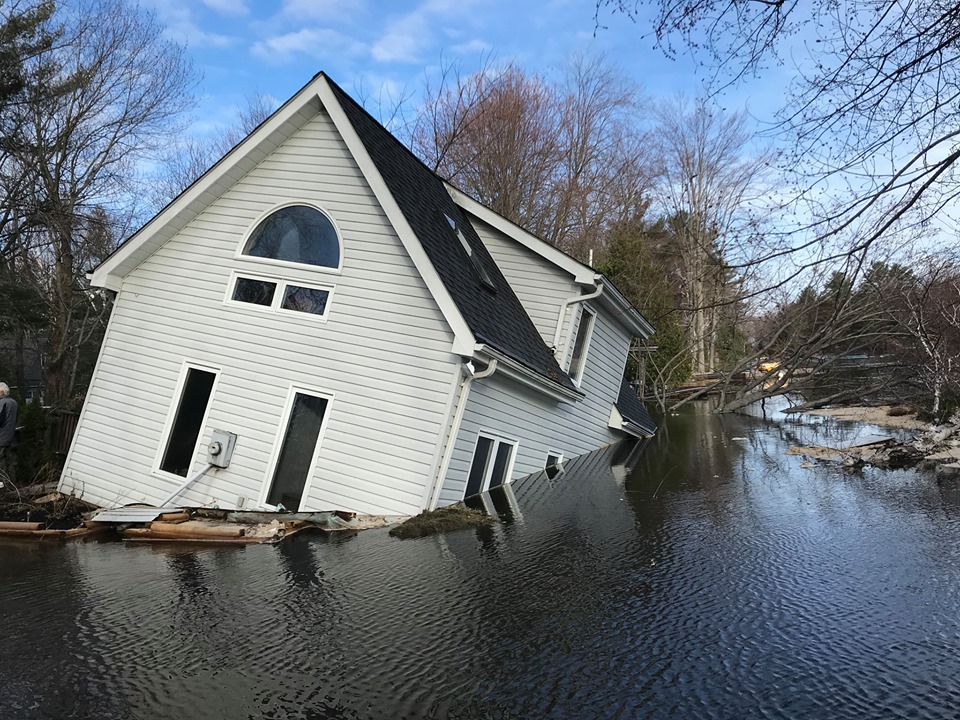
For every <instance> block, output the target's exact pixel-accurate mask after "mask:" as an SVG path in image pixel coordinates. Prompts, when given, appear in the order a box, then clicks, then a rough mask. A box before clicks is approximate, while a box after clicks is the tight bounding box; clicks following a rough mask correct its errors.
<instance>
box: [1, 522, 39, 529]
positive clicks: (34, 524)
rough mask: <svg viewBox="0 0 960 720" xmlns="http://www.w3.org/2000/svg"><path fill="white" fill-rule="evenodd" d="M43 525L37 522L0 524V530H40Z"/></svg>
mask: <svg viewBox="0 0 960 720" xmlns="http://www.w3.org/2000/svg"><path fill="white" fill-rule="evenodd" d="M41 528H43V523H38V522H14V521H6V522H0V530H40V529H41Z"/></svg>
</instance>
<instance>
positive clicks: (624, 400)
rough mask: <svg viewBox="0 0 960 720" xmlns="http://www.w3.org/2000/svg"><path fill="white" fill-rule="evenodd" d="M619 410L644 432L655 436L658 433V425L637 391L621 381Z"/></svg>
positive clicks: (626, 418) (618, 399) (624, 381)
mask: <svg viewBox="0 0 960 720" xmlns="http://www.w3.org/2000/svg"><path fill="white" fill-rule="evenodd" d="M617 410H618V411H619V412H620V414H621V415H622V416H623V418H624V420H627V421H629V422H631V423H633V424H634V425H636V426H637V427H639V428H640V429H641V430H643V431H644V432H648V433H650V434H651V435H653V434H654V433H655V432H656V431H657V424H656V423H655V422H654V421H653V418H652V417H650V413H648V412H647V409H646V408H645V407H644V406H643V403H642V402H640V398H639V397H637V391H636V390H634V389H633V387H632V386H631V385H630V383H628V382H627V381H626V379H624V380H621V381H620V394H619V395H618V396H617Z"/></svg>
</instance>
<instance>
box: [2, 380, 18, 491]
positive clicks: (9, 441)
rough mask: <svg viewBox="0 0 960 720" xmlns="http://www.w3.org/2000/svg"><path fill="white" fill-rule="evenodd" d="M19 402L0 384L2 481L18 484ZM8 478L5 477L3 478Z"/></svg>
mask: <svg viewBox="0 0 960 720" xmlns="http://www.w3.org/2000/svg"><path fill="white" fill-rule="evenodd" d="M16 431H17V401H16V400H14V399H13V398H12V397H10V387H9V386H8V385H7V384H6V383H3V382H0V474H2V475H0V480H4V481H6V480H9V482H10V484H11V485H13V484H14V483H15V482H16V473H17V455H16V452H17V450H16V447H15V442H16ZM4 475H5V476H6V477H3V476H4Z"/></svg>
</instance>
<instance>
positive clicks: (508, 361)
mask: <svg viewBox="0 0 960 720" xmlns="http://www.w3.org/2000/svg"><path fill="white" fill-rule="evenodd" d="M474 350H475V352H474V356H475V357H479V358H480V359H483V360H485V361H486V360H496V361H497V374H499V375H505V376H506V377H508V378H510V379H511V380H515V381H516V382H518V383H520V384H521V385H524V386H526V387H528V388H531V389H533V390H536V391H537V392H539V393H542V394H544V395H547V396H548V397H550V398H552V399H554V400H558V401H560V402H580V401H581V400H583V398H584V395H583V394H582V393H579V392H576V391H574V390H568V389H567V388H565V387H563V386H562V385H559V384H558V383H555V382H553V381H551V380H547V378H545V377H543V376H542V375H540V374H539V373H536V372H534V371H533V370H531V369H530V368H528V367H527V366H526V365H523V364H522V363H519V362H517V361H516V360H514V359H513V358H511V357H507V356H506V355H504V354H503V353H502V352H500V351H499V350H496V349H494V348H492V347H490V346H489V345H484V344H478V345H477V346H476V347H475V349H474Z"/></svg>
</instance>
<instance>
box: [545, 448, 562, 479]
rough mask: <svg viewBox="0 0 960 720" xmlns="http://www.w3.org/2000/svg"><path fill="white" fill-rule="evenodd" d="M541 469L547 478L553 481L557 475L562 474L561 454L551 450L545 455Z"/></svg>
mask: <svg viewBox="0 0 960 720" xmlns="http://www.w3.org/2000/svg"><path fill="white" fill-rule="evenodd" d="M543 469H544V470H545V471H546V473H547V477H548V478H550V479H551V480H553V479H554V478H555V477H556V476H557V475H559V474H560V473H562V472H563V453H558V452H554V451H553V450H551V451H550V452H548V453H547V459H546V461H545V462H544V463H543Z"/></svg>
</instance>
